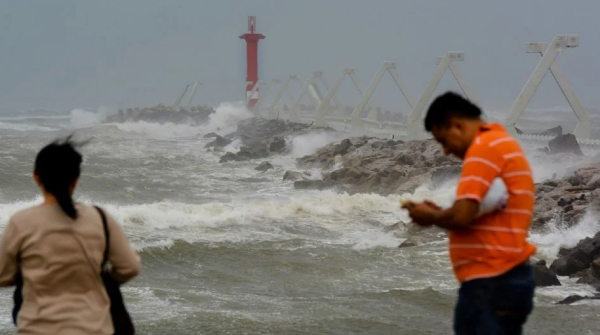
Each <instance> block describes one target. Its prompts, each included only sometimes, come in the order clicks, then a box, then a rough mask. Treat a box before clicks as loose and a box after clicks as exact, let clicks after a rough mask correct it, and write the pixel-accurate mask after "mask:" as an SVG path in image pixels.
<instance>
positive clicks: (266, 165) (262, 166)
mask: <svg viewBox="0 0 600 335" xmlns="http://www.w3.org/2000/svg"><path fill="white" fill-rule="evenodd" d="M270 169H273V165H272V164H271V163H269V162H267V161H264V162H262V163H260V164H258V166H257V167H255V168H254V170H256V171H262V172H265V171H267V170H270Z"/></svg>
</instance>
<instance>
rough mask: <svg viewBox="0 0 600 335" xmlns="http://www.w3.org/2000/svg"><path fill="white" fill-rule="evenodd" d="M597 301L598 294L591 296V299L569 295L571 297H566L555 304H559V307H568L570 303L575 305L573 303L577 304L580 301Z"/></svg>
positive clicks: (599, 296) (599, 297)
mask: <svg viewBox="0 0 600 335" xmlns="http://www.w3.org/2000/svg"><path fill="white" fill-rule="evenodd" d="M598 299H600V295H599V294H596V295H594V296H591V297H582V296H580V295H571V296H568V297H567V298H565V299H563V300H561V301H559V302H557V304H559V305H570V304H572V303H575V302H578V301H581V300H598Z"/></svg>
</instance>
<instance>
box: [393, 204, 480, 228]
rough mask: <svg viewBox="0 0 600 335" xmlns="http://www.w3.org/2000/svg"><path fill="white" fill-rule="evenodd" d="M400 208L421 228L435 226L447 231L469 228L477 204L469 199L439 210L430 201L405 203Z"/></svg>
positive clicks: (475, 212) (477, 207)
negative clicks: (406, 211)
mask: <svg viewBox="0 0 600 335" xmlns="http://www.w3.org/2000/svg"><path fill="white" fill-rule="evenodd" d="M402 208H403V209H406V210H408V215H409V216H410V218H411V219H412V221H413V222H414V223H416V224H418V225H421V226H430V225H436V226H438V227H440V228H444V229H449V230H462V229H466V228H469V226H470V225H471V224H472V223H473V222H475V219H476V218H477V213H478V211H479V203H478V202H477V201H473V200H470V199H461V200H458V201H456V202H455V203H454V205H452V207H450V208H448V209H441V208H440V207H439V206H438V205H436V204H434V203H433V202H431V201H424V202H422V203H414V202H412V201H406V202H403V203H402Z"/></svg>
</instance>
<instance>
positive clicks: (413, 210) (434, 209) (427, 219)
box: [402, 201, 442, 226]
mask: <svg viewBox="0 0 600 335" xmlns="http://www.w3.org/2000/svg"><path fill="white" fill-rule="evenodd" d="M402 208H403V209H406V210H408V215H409V216H410V218H411V219H412V221H413V222H414V223H416V224H418V225H421V226H430V225H432V224H434V222H435V218H436V217H437V216H438V215H439V214H440V212H441V211H442V209H441V208H440V207H439V206H438V205H436V204H435V203H433V202H431V201H425V202H422V203H414V202H412V201H407V202H404V203H403V204H402Z"/></svg>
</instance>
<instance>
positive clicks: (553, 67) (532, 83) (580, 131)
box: [505, 35, 591, 139]
mask: <svg viewBox="0 0 600 335" xmlns="http://www.w3.org/2000/svg"><path fill="white" fill-rule="evenodd" d="M578 46H579V35H556V36H555V37H554V39H553V40H552V42H551V43H550V44H549V45H548V44H546V43H529V44H527V49H526V52H528V53H539V54H541V55H542V59H540V61H539V62H538V64H537V66H536V68H535V69H534V70H533V73H531V76H530V77H529V79H528V80H527V83H525V86H524V87H523V89H522V90H521V93H519V96H518V97H517V99H516V100H515V102H514V103H513V105H512V108H511V110H510V113H509V114H508V117H507V119H506V122H505V124H506V127H507V129H508V130H509V131H511V132H513V133H514V134H516V128H515V127H516V124H517V122H518V121H519V119H520V118H521V116H522V115H523V112H524V111H525V108H526V107H527V105H528V104H529V102H530V101H531V98H532V97H533V94H534V93H535V91H536V90H537V88H538V87H539V85H540V83H541V82H542V79H543V78H544V76H545V75H546V73H547V72H548V70H550V72H551V73H552V75H553V76H554V79H555V80H556V83H557V84H558V86H559V87H560V89H561V91H562V93H563V95H564V96H565V98H566V99H567V101H568V102H569V105H570V106H571V109H572V110H573V113H574V114H575V116H576V117H577V119H578V120H579V123H578V124H577V127H576V128H575V131H574V135H575V136H576V137H577V138H582V139H586V138H590V136H591V120H590V117H589V116H588V114H587V112H586V110H585V109H584V108H583V106H582V105H581V103H580V102H579V99H578V98H577V95H576V94H575V91H574V90H573V87H572V86H571V84H570V83H569V82H568V81H567V79H566V77H565V76H564V75H563V74H562V71H561V69H560V67H559V66H558V64H557V63H556V62H555V61H556V58H557V57H558V54H559V53H560V52H562V51H565V50H566V49H568V48H576V47H578Z"/></svg>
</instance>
